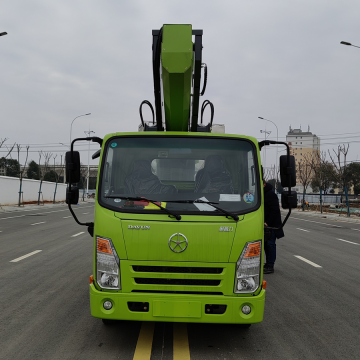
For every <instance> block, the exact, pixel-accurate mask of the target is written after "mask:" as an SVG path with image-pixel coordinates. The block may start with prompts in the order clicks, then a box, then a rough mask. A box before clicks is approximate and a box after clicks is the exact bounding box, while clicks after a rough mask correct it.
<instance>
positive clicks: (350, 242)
mask: <svg viewBox="0 0 360 360" xmlns="http://www.w3.org/2000/svg"><path fill="white" fill-rule="evenodd" d="M337 240H340V241H345V242H347V243H349V244H354V245H360V244H358V243H355V242H352V241H349V240H344V239H337Z"/></svg>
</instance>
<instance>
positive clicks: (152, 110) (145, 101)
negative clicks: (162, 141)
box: [139, 100, 155, 129]
mask: <svg viewBox="0 0 360 360" xmlns="http://www.w3.org/2000/svg"><path fill="white" fill-rule="evenodd" d="M144 104H146V105H148V106H149V107H150V109H151V112H152V116H153V124H155V114H154V108H153V106H152V105H151V102H150V101H148V100H144V101H143V102H142V103H141V104H140V107H139V113H140V120H141V123H142V126H143V127H144V129H145V122H144V119H143V115H142V106H143V105H144Z"/></svg>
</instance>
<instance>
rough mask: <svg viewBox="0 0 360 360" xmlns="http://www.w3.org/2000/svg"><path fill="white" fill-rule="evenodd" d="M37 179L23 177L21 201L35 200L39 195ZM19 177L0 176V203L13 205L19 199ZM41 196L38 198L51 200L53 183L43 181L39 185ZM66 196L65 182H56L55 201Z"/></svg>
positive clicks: (63, 199)
mask: <svg viewBox="0 0 360 360" xmlns="http://www.w3.org/2000/svg"><path fill="white" fill-rule="evenodd" d="M39 187H40V181H39V180H31V179H23V181H22V189H21V190H22V192H23V199H24V200H23V201H24V202H29V201H37V200H38V196H39ZM19 190H20V179H19V178H14V177H9V176H0V204H1V205H15V204H17V203H18V201H19ZM41 192H42V196H40V200H41V201H42V200H44V201H53V199H54V192H55V183H53V182H48V181H43V182H42V185H41ZM65 198H66V184H62V183H58V184H57V189H56V198H55V201H65Z"/></svg>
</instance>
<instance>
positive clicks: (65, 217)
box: [63, 215, 72, 219]
mask: <svg viewBox="0 0 360 360" xmlns="http://www.w3.org/2000/svg"><path fill="white" fill-rule="evenodd" d="M71 217H72V215H70V216H64V217H63V219H68V218H71Z"/></svg>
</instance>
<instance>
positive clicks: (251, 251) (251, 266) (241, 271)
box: [234, 241, 261, 293]
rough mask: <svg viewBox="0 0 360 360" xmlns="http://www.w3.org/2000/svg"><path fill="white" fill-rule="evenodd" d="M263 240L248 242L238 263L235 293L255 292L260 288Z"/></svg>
mask: <svg viewBox="0 0 360 360" xmlns="http://www.w3.org/2000/svg"><path fill="white" fill-rule="evenodd" d="M260 269H261V241H254V242H249V243H247V244H246V246H245V248H244V250H243V252H242V253H241V255H240V257H239V260H238V261H237V263H236V276H235V288H234V293H253V292H254V291H256V290H257V289H258V288H259V281H260Z"/></svg>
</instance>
